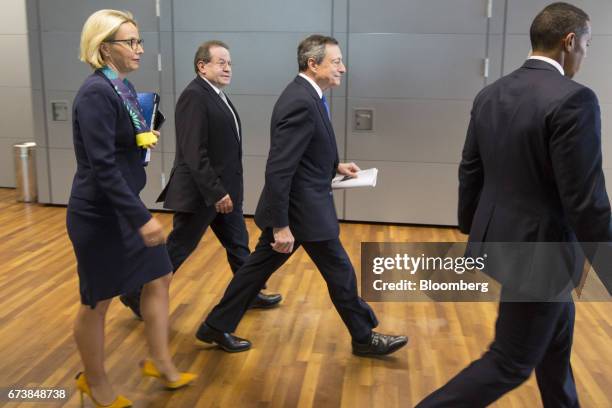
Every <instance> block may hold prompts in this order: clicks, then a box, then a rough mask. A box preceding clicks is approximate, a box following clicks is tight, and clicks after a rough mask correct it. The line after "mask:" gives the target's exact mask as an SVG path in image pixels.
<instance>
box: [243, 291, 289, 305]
mask: <svg viewBox="0 0 612 408" xmlns="http://www.w3.org/2000/svg"><path fill="white" fill-rule="evenodd" d="M281 300H283V296H282V295H281V294H280V293H273V294H271V295H266V294H265V293H263V292H259V293H258V294H257V296H256V297H255V299H253V301H252V302H251V304H250V305H249V309H269V308H271V307H274V306H276V305H278V304H279V303H280V301H281Z"/></svg>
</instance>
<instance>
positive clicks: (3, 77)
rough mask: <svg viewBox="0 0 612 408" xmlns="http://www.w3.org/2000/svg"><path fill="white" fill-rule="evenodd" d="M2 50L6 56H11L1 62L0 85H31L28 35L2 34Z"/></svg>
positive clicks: (0, 41) (0, 47) (0, 43)
mask: <svg viewBox="0 0 612 408" xmlns="http://www.w3.org/2000/svg"><path fill="white" fill-rule="evenodd" d="M0 50H2V54H3V55H4V56H10V59H5V60H4V61H5V62H3V63H2V64H0V86H21V87H24V86H25V87H31V86H32V84H31V82H30V71H29V70H28V69H27V67H28V66H29V65H30V58H29V55H28V37H27V35H26V34H3V35H0Z"/></svg>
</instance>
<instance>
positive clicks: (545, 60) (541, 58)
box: [527, 55, 565, 75]
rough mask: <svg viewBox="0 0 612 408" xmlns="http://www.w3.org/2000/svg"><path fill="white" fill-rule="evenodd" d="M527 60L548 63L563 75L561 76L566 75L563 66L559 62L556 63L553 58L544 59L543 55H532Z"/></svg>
mask: <svg viewBox="0 0 612 408" xmlns="http://www.w3.org/2000/svg"><path fill="white" fill-rule="evenodd" d="M527 59H528V60H530V59H534V60H540V61H544V62H548V63H549V64H550V65H552V66H553V67H555V68H557V71H559V72H560V73H561V75H565V71H564V70H563V67H562V66H561V64H559V63H558V62H557V61H555V60H554V59H552V58H548V57H542V56H541V55H532V56H531V57H529V58H527Z"/></svg>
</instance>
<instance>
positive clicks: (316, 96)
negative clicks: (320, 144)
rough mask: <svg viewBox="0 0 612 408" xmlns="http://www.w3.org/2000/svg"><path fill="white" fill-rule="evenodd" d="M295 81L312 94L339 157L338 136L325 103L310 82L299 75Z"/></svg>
mask: <svg viewBox="0 0 612 408" xmlns="http://www.w3.org/2000/svg"><path fill="white" fill-rule="evenodd" d="M295 81H296V82H297V83H298V84H300V85H301V86H303V87H304V88H305V89H306V91H307V92H308V93H309V94H310V96H311V97H312V98H313V99H314V102H315V105H316V106H317V109H318V110H319V115H321V119H322V120H323V123H324V124H325V127H326V128H327V134H328V136H329V138H330V142H331V144H332V147H333V149H334V152H335V154H336V157H337V156H338V146H337V145H336V135H335V134H334V127H333V126H332V123H331V121H330V120H329V116H328V114H327V110H326V109H325V106H323V102H322V101H321V98H319V94H318V93H317V91H316V90H315V89H314V88H313V87H312V85H311V84H310V83H308V81H306V80H305V79H304V78H302V77H301V76H299V75H298V76H297V77H296V78H295Z"/></svg>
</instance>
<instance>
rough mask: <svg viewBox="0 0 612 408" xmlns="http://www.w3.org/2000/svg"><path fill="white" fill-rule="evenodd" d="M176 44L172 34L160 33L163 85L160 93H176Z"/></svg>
mask: <svg viewBox="0 0 612 408" xmlns="http://www.w3.org/2000/svg"><path fill="white" fill-rule="evenodd" d="M173 45H174V43H173V42H172V33H167V32H164V33H160V46H159V52H160V54H161V63H162V64H161V66H162V71H161V85H160V92H162V93H170V94H173V93H174V49H173Z"/></svg>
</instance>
